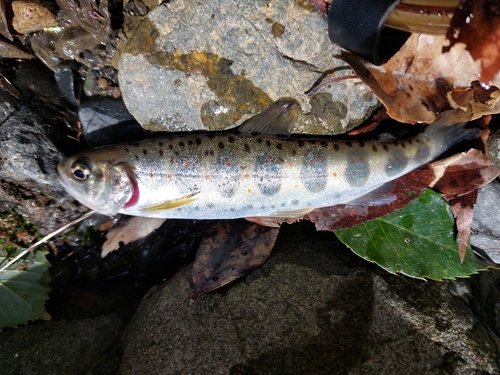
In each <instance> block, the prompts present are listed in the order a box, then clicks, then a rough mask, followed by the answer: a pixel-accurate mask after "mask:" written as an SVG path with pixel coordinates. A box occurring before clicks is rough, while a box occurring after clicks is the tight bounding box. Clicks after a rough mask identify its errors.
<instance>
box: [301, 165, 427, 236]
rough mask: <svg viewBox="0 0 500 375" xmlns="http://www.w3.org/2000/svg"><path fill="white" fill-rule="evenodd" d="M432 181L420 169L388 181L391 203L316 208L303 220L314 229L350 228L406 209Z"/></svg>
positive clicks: (423, 169) (423, 170) (425, 171)
mask: <svg viewBox="0 0 500 375" xmlns="http://www.w3.org/2000/svg"><path fill="white" fill-rule="evenodd" d="M432 179H433V173H432V171H431V170H429V169H426V168H419V169H416V170H414V171H412V172H410V173H408V174H406V175H404V176H402V177H400V178H398V179H396V180H394V181H392V182H391V184H390V190H389V191H387V194H388V195H390V196H394V198H395V199H394V200H393V201H391V202H390V203H387V204H383V205H350V204H341V205H337V206H333V207H327V208H319V209H315V210H313V211H312V212H311V213H310V214H308V215H306V218H307V219H309V220H311V221H312V222H313V223H314V225H315V226H316V230H339V229H347V228H351V227H353V226H356V225H359V224H361V223H364V222H366V221H368V220H372V219H375V218H379V217H381V216H384V215H387V214H389V213H391V212H393V211H395V210H398V209H400V208H403V207H405V206H406V205H407V204H408V203H410V202H411V201H413V200H414V199H416V198H418V197H419V195H420V194H422V192H423V191H425V189H426V188H427V186H428V185H429V183H430V182H431V181H432Z"/></svg>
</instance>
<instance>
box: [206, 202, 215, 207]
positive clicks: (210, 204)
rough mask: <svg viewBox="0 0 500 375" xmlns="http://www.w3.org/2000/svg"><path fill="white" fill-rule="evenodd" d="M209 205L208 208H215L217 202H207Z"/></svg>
mask: <svg viewBox="0 0 500 375" xmlns="http://www.w3.org/2000/svg"><path fill="white" fill-rule="evenodd" d="M207 207H208V208H215V204H213V203H208V204H207Z"/></svg>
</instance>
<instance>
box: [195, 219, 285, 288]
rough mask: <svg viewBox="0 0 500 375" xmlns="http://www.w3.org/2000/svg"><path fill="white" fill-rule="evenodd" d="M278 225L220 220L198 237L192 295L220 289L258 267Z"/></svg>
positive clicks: (276, 231)
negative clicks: (205, 233)
mask: <svg viewBox="0 0 500 375" xmlns="http://www.w3.org/2000/svg"><path fill="white" fill-rule="evenodd" d="M278 232H279V228H266V227H262V226H259V225H257V224H254V223H251V222H248V221H245V220H223V221H221V222H220V224H219V225H218V226H217V227H216V228H215V229H214V230H212V231H210V232H209V233H208V234H207V235H206V236H205V237H204V238H203V240H202V242H201V244H200V247H199V249H198V253H197V254H196V260H195V261H194V264H193V269H192V275H193V282H194V286H195V297H196V296H199V295H200V294H203V293H208V292H210V291H212V290H214V289H217V288H220V287H221V286H223V285H226V284H227V283H230V282H231V281H234V280H236V279H239V278H241V277H243V276H245V275H247V274H248V273H250V272H251V271H252V270H254V269H256V268H258V267H260V266H262V264H264V262H265V261H266V260H267V258H268V257H269V255H270V254H271V251H272V249H273V247H274V243H275V242H276V237H277V236H278Z"/></svg>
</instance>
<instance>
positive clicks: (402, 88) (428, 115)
mask: <svg viewBox="0 0 500 375" xmlns="http://www.w3.org/2000/svg"><path fill="white" fill-rule="evenodd" d="M447 43H448V41H447V40H446V38H445V37H440V36H431V35H416V34H414V35H412V36H411V37H410V38H409V39H408V41H407V42H406V44H405V45H404V46H403V47H402V48H401V50H400V51H399V52H398V53H396V54H395V55H394V56H393V57H392V58H391V59H390V60H389V61H388V62H387V63H386V64H384V65H382V66H375V65H373V64H370V63H368V62H366V61H364V60H362V59H360V58H359V57H357V56H354V55H351V54H345V55H343V56H342V58H343V59H344V60H345V61H346V62H347V63H348V64H349V65H350V66H351V67H352V68H353V69H354V71H355V72H356V74H357V75H358V77H359V78H360V79H361V80H362V81H363V82H364V83H366V84H367V85H368V86H369V87H370V89H371V90H372V92H373V93H374V95H376V96H377V97H378V98H379V99H380V101H381V102H382V103H383V104H384V105H385V106H386V107H387V113H388V114H389V116H390V117H392V118H394V119H395V120H397V121H400V122H405V123H416V122H424V123H433V122H435V121H436V120H437V116H438V115H439V114H440V113H442V112H444V111H448V110H452V109H457V108H459V109H460V111H462V112H464V113H463V115H462V117H463V118H466V120H465V121H471V120H473V119H476V118H479V117H480V116H482V115H483V114H488V113H499V112H500V108H499V104H498V94H496V93H497V92H498V89H497V88H493V89H492V90H490V91H486V90H485V91H486V92H487V96H488V97H487V99H485V98H484V95H480V90H481V88H477V87H476V86H472V84H473V82H474V81H477V78H478V75H479V71H480V66H479V63H478V62H474V61H473V60H472V58H471V56H470V55H469V53H468V51H467V50H466V49H465V46H464V45H462V44H457V45H455V46H453V47H452V48H451V49H450V51H449V52H447V53H442V48H443V46H446V45H447ZM492 84H493V85H496V86H498V87H500V77H498V76H497V77H496V78H495V79H494V80H493V82H492ZM471 89H472V90H473V91H472V92H471V93H469V94H468V95H466V96H465V97H466V100H465V101H463V102H462V103H461V104H462V105H460V106H458V105H457V103H456V100H455V99H457V97H460V95H462V94H463V93H464V92H465V91H467V90H471ZM483 90H484V89H483ZM462 98H463V97H462ZM457 100H458V99H457ZM459 101H460V100H459ZM476 104H478V106H476Z"/></svg>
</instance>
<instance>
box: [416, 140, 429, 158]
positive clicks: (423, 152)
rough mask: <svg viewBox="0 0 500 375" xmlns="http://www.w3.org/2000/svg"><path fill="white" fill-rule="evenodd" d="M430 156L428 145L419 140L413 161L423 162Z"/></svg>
mask: <svg viewBox="0 0 500 375" xmlns="http://www.w3.org/2000/svg"><path fill="white" fill-rule="evenodd" d="M430 157H431V150H430V148H429V146H428V145H426V144H424V143H423V142H421V143H420V145H419V146H418V148H417V152H416V154H415V161H416V162H417V163H425V162H428V161H429V160H430Z"/></svg>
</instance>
